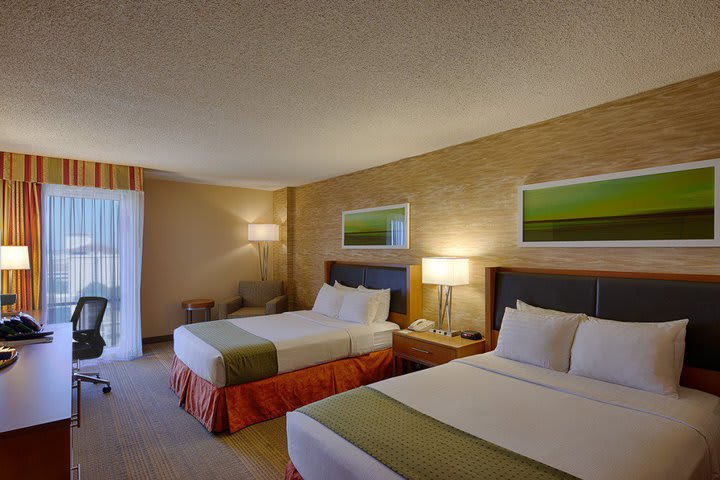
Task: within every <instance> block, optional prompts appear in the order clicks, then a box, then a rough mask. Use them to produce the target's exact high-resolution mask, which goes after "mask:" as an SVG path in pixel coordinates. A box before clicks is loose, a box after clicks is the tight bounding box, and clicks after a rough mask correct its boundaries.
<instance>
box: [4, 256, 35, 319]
mask: <svg viewBox="0 0 720 480" xmlns="http://www.w3.org/2000/svg"><path fill="white" fill-rule="evenodd" d="M0 270H8V271H11V270H30V256H29V255H28V247H26V246H2V247H0ZM8 276H9V277H10V285H9V288H8V294H7V295H3V297H2V304H3V305H13V304H14V303H16V302H17V294H15V293H13V290H14V285H13V283H14V282H13V275H12V272H10V274H9V275H8Z"/></svg>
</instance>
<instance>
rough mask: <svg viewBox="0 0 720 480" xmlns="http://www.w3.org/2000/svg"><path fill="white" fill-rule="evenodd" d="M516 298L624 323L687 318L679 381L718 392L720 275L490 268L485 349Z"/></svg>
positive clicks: (491, 345) (487, 271) (491, 344)
mask: <svg viewBox="0 0 720 480" xmlns="http://www.w3.org/2000/svg"><path fill="white" fill-rule="evenodd" d="M518 299H520V300H523V301H525V302H527V303H530V304H532V305H536V306H539V307H543V308H550V309H553V310H562V311H566V312H578V313H585V314H587V315H592V316H594V317H599V318H608V319H612V320H619V321H625V322H663V321H671V320H678V319H681V318H688V319H689V320H690V321H689V323H688V327H687V336H686V340H685V344H686V347H685V368H684V369H683V377H682V379H681V383H682V384H683V385H685V386H688V387H692V388H697V389H699V390H704V391H707V392H710V393H713V394H715V395H720V275H682V274H662V273H637V272H605V271H594V270H552V269H534V268H507V267H490V268H486V269H485V337H486V338H487V341H486V349H488V350H490V349H494V348H495V345H496V343H497V337H498V334H499V332H500V326H501V324H502V318H503V314H504V311H505V307H515V302H516V300H518Z"/></svg>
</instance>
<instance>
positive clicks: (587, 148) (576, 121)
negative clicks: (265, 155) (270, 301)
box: [288, 72, 720, 328]
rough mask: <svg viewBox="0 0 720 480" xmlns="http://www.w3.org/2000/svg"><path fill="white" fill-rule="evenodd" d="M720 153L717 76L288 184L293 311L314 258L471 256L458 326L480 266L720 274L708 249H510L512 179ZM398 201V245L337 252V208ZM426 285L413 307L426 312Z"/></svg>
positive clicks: (310, 284) (430, 309)
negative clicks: (403, 223)
mask: <svg viewBox="0 0 720 480" xmlns="http://www.w3.org/2000/svg"><path fill="white" fill-rule="evenodd" d="M716 157H720V72H718V73H715V74H711V75H707V76H704V77H700V78H696V79H692V80H688V81H685V82H682V83H678V84H674V85H670V86H667V87H663V88H660V89H656V90H652V91H649V92H646V93H643V94H639V95H636V96H633V97H629V98H626V99H622V100H619V101H615V102H612V103H608V104H605V105H600V106H597V107H593V108H590V109H588V110H583V111H580V112H577V113H573V114H569V115H565V116H562V117H559V118H555V119H552V120H548V121H545V122H542V123H538V124H535V125H530V126H528V127H523V128H519V129H516V130H511V131H508V132H503V133H499V134H496V135H492V136H489V137H484V138H480V139H478V140H475V141H472V142H469V143H465V144H461V145H457V146H453V147H449V148H445V149H443V150H439V151H435V152H431V153H428V154H425V155H421V156H417V157H412V158H408V159H404V160H400V161H398V162H395V163H391V164H388V165H384V166H381V167H376V168H372V169H369V170H365V171H361V172H356V173H353V174H350V175H345V176H341V177H336V178H333V179H330V180H326V181H322V182H317V183H312V184H309V185H305V186H302V187H298V188H297V189H296V190H295V216H296V217H295V222H294V225H290V227H289V228H290V230H293V232H294V239H293V245H292V249H293V252H294V254H293V255H292V256H291V257H290V258H289V262H290V264H291V265H292V272H288V275H289V280H290V284H291V285H292V286H293V288H294V289H295V291H296V303H297V305H296V306H297V307H308V306H311V305H312V302H313V299H314V297H315V294H316V292H317V291H318V289H319V288H320V286H321V284H322V281H323V267H322V263H323V261H324V260H326V259H343V260H362V261H392V262H419V261H420V259H421V258H422V257H423V256H435V255H462V256H468V257H470V258H471V285H469V286H465V287H457V288H456V290H455V300H454V312H455V318H456V319H457V320H459V322H460V325H461V326H465V327H469V326H473V327H475V328H480V327H481V326H482V324H483V320H484V318H483V313H482V312H483V308H484V302H483V295H484V277H483V267H485V266H491V265H503V266H527V267H530V266H534V267H558V268H594V269H600V270H636V271H665V272H688V273H690V272H694V273H714V274H718V273H720V248H653V249H651V248H612V249H610V248H519V247H517V246H516V243H517V240H516V237H517V187H518V186H519V185H523V184H529V183H537V182H544V181H550V180H559V179H565V178H573V177H579V176H584V175H593V174H602V173H610V172H619V171H623V170H629V169H636V168H645V167H652V166H659V165H668V164H673V163H682V162H689V161H695V160H704V159H710V158H716ZM403 202H409V203H410V205H411V240H410V241H411V248H410V249H409V250H403V251H398V250H385V251H383V250H374V251H373V250H365V251H363V250H343V249H341V248H340V238H341V237H340V221H341V212H342V211H343V210H349V209H356V208H365V207H374V206H379V205H385V204H394V203H403ZM434 293H435V292H434V290H433V289H432V287H429V286H428V287H425V290H424V312H425V315H426V316H428V317H430V318H434V312H435V308H436V300H435V296H434Z"/></svg>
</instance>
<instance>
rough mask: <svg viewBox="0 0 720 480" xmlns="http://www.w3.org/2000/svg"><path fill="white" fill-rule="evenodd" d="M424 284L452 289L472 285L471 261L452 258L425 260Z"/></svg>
mask: <svg viewBox="0 0 720 480" xmlns="http://www.w3.org/2000/svg"><path fill="white" fill-rule="evenodd" d="M422 283H426V284H430V285H449V286H452V287H454V286H456V285H467V284H468V283H470V260H468V259H467V258H452V257H430V258H423V259H422Z"/></svg>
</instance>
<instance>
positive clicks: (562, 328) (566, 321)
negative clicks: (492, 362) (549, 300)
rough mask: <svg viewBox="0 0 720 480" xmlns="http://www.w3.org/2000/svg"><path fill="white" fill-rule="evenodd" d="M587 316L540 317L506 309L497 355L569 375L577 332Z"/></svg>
mask: <svg viewBox="0 0 720 480" xmlns="http://www.w3.org/2000/svg"><path fill="white" fill-rule="evenodd" d="M584 317H585V315H583V314H581V313H578V314H572V315H568V316H564V315H563V316H560V315H540V314H537V313H532V312H520V311H518V310H515V309H514V308H509V307H508V308H506V309H505V315H504V316H503V321H502V325H501V327H500V336H499V337H498V343H497V347H496V348H495V355H497V356H498V357H503V358H508V359H510V360H516V361H518V362H523V363H530V364H532V365H537V366H539V367H545V368H550V369H552V370H557V371H559V372H567V371H568V367H569V366H570V348H571V347H572V343H573V338H574V337H575V330H576V329H577V327H578V323H579V322H580V320H581V319H582V318H584Z"/></svg>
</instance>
